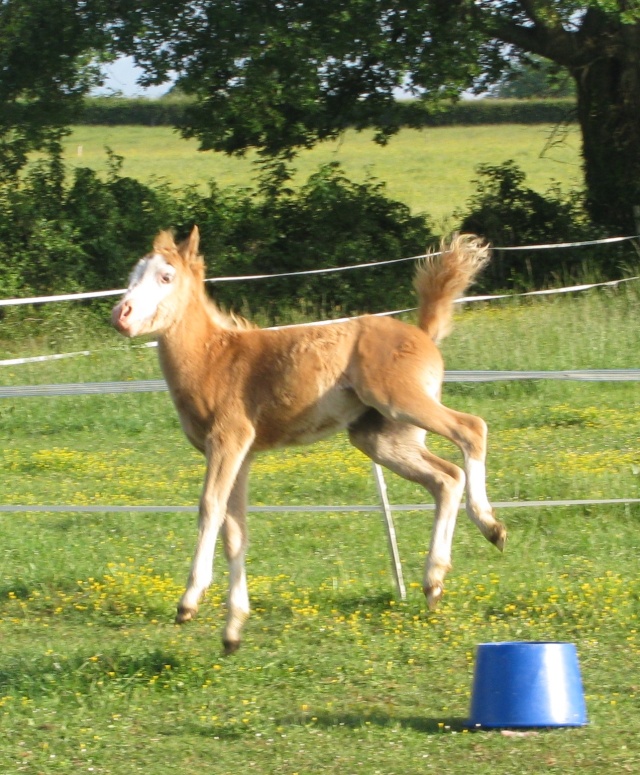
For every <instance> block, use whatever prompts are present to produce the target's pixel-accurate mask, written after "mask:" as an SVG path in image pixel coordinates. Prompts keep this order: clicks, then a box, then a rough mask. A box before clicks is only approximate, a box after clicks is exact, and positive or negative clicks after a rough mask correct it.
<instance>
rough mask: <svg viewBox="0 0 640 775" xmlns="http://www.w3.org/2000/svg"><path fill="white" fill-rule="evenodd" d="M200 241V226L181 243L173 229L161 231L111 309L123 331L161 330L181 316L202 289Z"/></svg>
mask: <svg viewBox="0 0 640 775" xmlns="http://www.w3.org/2000/svg"><path fill="white" fill-rule="evenodd" d="M199 243H200V235H199V232H198V227H197V226H194V227H193V231H192V232H191V234H190V235H189V237H188V238H187V239H186V240H185V241H184V242H181V243H180V244H178V245H177V244H176V243H175V241H174V238H173V235H172V234H171V233H170V232H168V231H162V232H160V234H158V236H157V237H156V239H155V241H154V243H153V250H152V251H151V253H149V254H148V255H146V256H144V258H141V259H140V261H138V263H137V264H136V265H135V267H134V269H133V272H132V273H131V277H130V278H129V287H128V288H127V291H126V293H125V295H124V296H123V297H122V300H121V301H120V302H119V303H118V304H117V305H116V306H115V307H114V308H113V312H112V313H111V319H112V321H113V325H114V326H115V327H116V328H117V329H118V331H119V332H120V333H121V334H124V335H125V336H138V335H140V334H160V333H162V332H163V331H166V330H167V328H169V327H170V326H171V325H172V324H173V323H175V322H176V321H177V320H178V319H180V317H182V315H183V314H184V312H185V310H186V308H187V305H188V304H189V300H190V298H191V293H192V291H193V289H198V291H199V292H202V287H203V286H202V283H203V281H204V262H203V259H202V256H200V255H199V253H198V246H199Z"/></svg>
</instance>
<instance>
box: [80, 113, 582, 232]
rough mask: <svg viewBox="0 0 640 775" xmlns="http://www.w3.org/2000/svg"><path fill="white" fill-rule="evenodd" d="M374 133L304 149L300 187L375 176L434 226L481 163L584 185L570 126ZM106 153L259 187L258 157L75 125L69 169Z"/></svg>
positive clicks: (149, 175) (538, 185) (224, 183)
mask: <svg viewBox="0 0 640 775" xmlns="http://www.w3.org/2000/svg"><path fill="white" fill-rule="evenodd" d="M371 137H372V133H371V132H362V133H360V134H359V133H356V132H347V133H346V134H345V136H344V137H343V138H342V139H341V140H340V141H339V142H331V143H324V144H322V145H320V146H317V147H316V148H314V149H313V150H310V151H305V152H304V153H302V154H301V155H300V157H299V159H298V160H297V161H296V168H297V170H298V175H297V178H296V179H297V181H299V182H300V181H303V180H306V178H307V177H308V176H309V174H310V173H311V172H313V171H315V170H316V169H317V167H318V166H319V165H320V164H325V163H327V162H330V161H338V162H340V163H341V164H342V165H343V167H344V169H345V171H346V173H347V175H348V176H349V177H350V178H351V179H352V180H354V181H363V180H365V179H366V177H367V176H368V175H372V176H374V177H375V178H377V179H378V180H380V181H383V182H385V183H386V185H387V190H388V193H389V196H390V197H392V198H394V199H397V200H399V201H401V202H405V203H406V204H407V205H409V207H411V209H412V211H413V212H415V213H427V214H428V215H430V216H431V217H432V218H433V220H434V222H435V223H436V225H438V226H440V225H441V224H442V223H446V221H447V219H448V218H449V217H450V216H451V214H452V213H453V211H454V210H456V209H457V208H463V207H464V206H465V204H466V201H467V199H468V198H469V196H470V195H471V194H472V193H473V192H474V190H475V185H474V183H473V180H474V178H475V177H476V172H475V170H476V167H477V165H479V164H501V163H502V162H504V161H506V160H508V159H513V160H514V161H515V162H516V164H518V165H519V166H520V167H521V169H522V170H524V172H525V173H526V174H527V184H528V185H529V186H531V187H532V188H533V189H535V190H536V191H539V192H540V193H544V192H545V191H547V190H548V188H549V187H550V185H551V184H552V183H553V182H554V181H556V182H558V183H559V184H561V186H562V188H563V190H569V189H570V188H571V187H576V186H579V185H580V184H581V166H580V139H579V132H578V129H577V127H569V128H568V132H567V134H566V136H565V137H564V138H563V139H562V141H561V142H558V143H556V142H553V140H554V137H555V134H554V128H553V127H552V126H523V125H500V126H478V127H442V128H430V129H424V130H403V131H401V132H400V133H399V134H398V135H397V136H396V137H394V138H393V139H392V140H391V141H390V143H389V145H388V146H386V147H380V146H378V145H376V144H375V143H373V142H372V140H371ZM105 147H109V148H111V149H112V150H113V151H114V153H116V154H118V155H119V156H122V157H124V166H123V173H124V174H126V175H130V176H131V177H134V178H137V179H139V180H144V181H150V180H154V179H155V180H164V181H167V182H169V183H170V184H171V185H172V186H175V187H177V188H182V187H184V186H185V185H191V184H192V185H196V186H199V187H202V188H203V189H205V188H206V186H207V184H208V183H209V181H210V180H214V181H215V182H216V183H217V184H218V185H219V186H220V187H222V188H226V187H228V186H245V187H252V186H253V185H254V183H255V180H254V178H255V174H256V169H255V167H254V166H253V165H252V160H253V159H254V158H255V156H254V155H252V154H248V155H247V157H246V158H242V159H238V158H229V157H227V156H224V155H221V154H215V153H212V152H204V153H203V152H199V151H198V149H197V143H196V142H195V141H186V140H182V139H180V137H179V136H178V135H177V134H176V133H175V132H174V131H173V130H172V129H170V128H168V127H155V128H148V127H88V126H83V127H77V128H76V129H75V130H74V132H73V134H72V135H71V137H69V138H68V139H67V142H66V144H65V156H66V159H67V161H68V162H69V164H70V165H72V166H73V165H81V166H87V167H92V168H95V169H100V170H104V169H106V166H107V156H106V153H105Z"/></svg>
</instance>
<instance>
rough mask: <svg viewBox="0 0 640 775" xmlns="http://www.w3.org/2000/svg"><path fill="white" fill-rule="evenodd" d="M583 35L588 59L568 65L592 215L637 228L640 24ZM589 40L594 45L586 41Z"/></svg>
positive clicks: (612, 224)
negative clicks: (574, 86)
mask: <svg viewBox="0 0 640 775" xmlns="http://www.w3.org/2000/svg"><path fill="white" fill-rule="evenodd" d="M598 21H599V22H600V24H599V25H598V26H599V27H600V29H599V34H598V35H597V38H596V37H595V36H594V38H591V41H589V39H588V38H587V40H586V41H585V48H586V49H587V51H588V56H587V57H586V58H584V53H585V50H584V49H583V52H582V54H583V56H582V57H581V59H582V60H583V62H584V61H585V59H586V60H587V61H588V64H581V65H580V66H578V67H572V68H570V69H571V72H572V75H573V77H574V78H575V80H576V84H577V87H578V120H579V122H580V127H581V130H582V143H583V145H582V155H583V160H584V172H585V182H586V188H587V197H588V207H589V212H590V215H591V217H592V218H593V220H594V221H595V222H596V223H601V224H603V225H605V226H607V227H608V228H609V229H612V228H613V229H619V230H621V231H622V232H624V234H635V233H636V224H635V220H634V208H637V207H638V206H640V24H635V25H622V24H619V22H618V23H617V24H616V25H615V26H613V24H611V23H610V25H611V26H610V29H609V30H608V33H609V34H604V35H603V30H602V26H601V24H602V17H600V19H599V20H598ZM590 43H592V45H590Z"/></svg>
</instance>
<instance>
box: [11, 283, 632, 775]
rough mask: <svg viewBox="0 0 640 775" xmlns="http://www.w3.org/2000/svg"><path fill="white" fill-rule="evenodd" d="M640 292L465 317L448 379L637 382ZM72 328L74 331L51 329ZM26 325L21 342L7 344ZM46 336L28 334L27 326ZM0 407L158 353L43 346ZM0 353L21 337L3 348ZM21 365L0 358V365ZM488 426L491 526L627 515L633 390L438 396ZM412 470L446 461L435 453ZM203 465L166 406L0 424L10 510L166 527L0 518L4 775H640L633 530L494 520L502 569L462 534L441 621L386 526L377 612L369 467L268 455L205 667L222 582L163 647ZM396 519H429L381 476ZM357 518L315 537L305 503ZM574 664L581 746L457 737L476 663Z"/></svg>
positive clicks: (412, 546)
mask: <svg viewBox="0 0 640 775" xmlns="http://www.w3.org/2000/svg"><path fill="white" fill-rule="evenodd" d="M639 308H640V295H639V292H638V289H637V287H636V286H635V285H634V284H629V285H628V286H626V287H625V288H624V289H620V290H618V291H593V292H588V293H585V294H581V295H576V296H574V297H572V298H569V297H563V298H557V299H555V298H554V299H539V300H534V301H530V302H526V303H525V302H507V303H500V304H495V305H482V306H479V307H475V306H474V307H471V306H469V307H467V308H465V309H463V310H460V311H459V313H458V315H457V322H456V327H455V329H454V332H453V333H452V334H451V336H450V338H449V339H448V340H446V342H445V347H444V351H445V357H446V361H447V366H448V368H450V369H462V368H464V369H473V368H478V369H484V368H496V369H497V368H500V369H540V368H549V369H563V368H566V369H569V368H613V367H618V368H625V367H628V368H631V367H637V366H638V354H639V353H640V333H639V330H638V326H637V323H636V321H637V319H638V311H639ZM70 318H71V322H74V321H73V315H71V316H70ZM15 325H16V326H17V325H18V324H17V323H16V324H15ZM45 327H46V326H45ZM30 332H31V334H32V335H33V336H34V337H35V338H34V339H33V340H25V341H24V342H23V351H24V352H29V351H31V352H33V353H34V354H35V353H37V354H40V353H42V352H44V351H47V350H54V351H55V349H57V346H58V345H59V344H60V343H61V342H66V343H67V344H68V345H69V348H68V349H88V350H91V351H92V353H93V354H92V355H90V356H85V357H81V358H77V359H71V360H68V361H57V362H47V363H40V364H28V365H24V366H16V367H12V368H10V369H9V368H3V369H2V370H1V371H0V379H1V380H2V382H3V383H5V384H25V383H50V382H71V381H99V380H108V379H116V380H117V379H142V378H151V377H156V376H158V367H157V364H156V360H155V359H156V356H155V353H154V351H153V350H149V349H145V348H138V347H134V346H132V345H131V344H129V343H127V342H124V341H123V340H121V339H119V338H117V337H116V335H115V333H111V332H109V331H106V330H105V331H100V332H98V333H97V334H96V332H95V330H87V331H85V332H83V331H82V330H81V329H80V328H79V326H78V325H77V320H76V321H75V324H74V325H69V326H68V327H65V326H64V324H63V321H62V320H59V321H58V327H57V329H56V333H55V336H52V337H51V338H50V339H48V338H47V337H46V336H45V335H43V334H42V333H40V334H38V333H37V329H35V328H34V329H30ZM14 334H17V332H14ZM4 347H5V349H6V350H7V351H12V352H13V351H14V350H15V348H16V336H14V337H13V340H12V341H11V342H10V343H8V344H5V345H4ZM445 402H446V403H447V404H448V405H450V406H453V407H455V408H459V409H464V410H466V411H471V412H474V413H476V414H480V415H482V416H483V417H484V418H485V419H486V420H487V422H488V423H489V427H490V451H489V460H488V488H489V493H490V496H491V498H492V499H493V500H494V501H508V500H511V499H545V498H547V499H565V498H573V497H580V498H605V497H606V498H609V497H625V496H626V497H636V498H637V497H640V474H639V471H640V451H639V449H638V438H639V437H640V398H639V394H638V389H637V385H636V384H634V383H619V384H616V383H570V382H561V383H554V382H545V381H537V382H527V383H495V384H491V383H490V384H485V385H482V384H476V385H448V386H446V388H445ZM430 446H431V448H432V449H434V450H435V451H437V452H438V453H439V454H442V455H444V456H446V457H450V458H451V459H454V460H458V459H459V456H458V455H457V454H456V451H455V450H454V449H453V448H452V447H451V445H449V444H447V443H446V442H444V441H442V440H440V439H437V438H433V439H430ZM202 474H203V465H202V461H201V459H200V458H199V456H198V455H197V454H196V453H195V452H194V451H192V450H191V449H190V448H189V446H188V444H187V442H186V440H185V439H184V437H183V435H182V433H181V431H180V428H179V426H178V422H177V419H176V416H175V412H174V411H173V408H172V406H171V403H170V400H169V397H168V395H167V394H165V393H157V394H129V395H119V396H85V397H75V398H74V397H68V398H33V399H17V400H7V399H2V400H1V401H0V480H1V481H2V497H1V500H2V502H3V503H13V504H20V503H22V504H25V503H31V504H79V505H83V504H93V505H95V504H124V505H135V504H160V505H166V507H167V510H166V513H160V514H146V513H134V512H131V513H123V514H77V513H72V512H63V513H21V514H0V546H1V547H2V549H0V556H1V558H2V560H1V562H0V644H1V646H2V648H1V649H0V725H1V728H2V731H3V736H2V743H1V744H0V772H2V773H5V772H6V773H14V772H15V773H18V772H27V773H40V772H42V773H46V774H47V775H50V774H51V775H53V774H54V773H65V774H66V773H76V772H93V773H100V774H105V775H106V774H107V773H110V774H111V775H125V774H126V775H129V773H132V772H144V773H146V775H164V773H171V772H176V773H185V772H191V771H201V772H206V773H220V775H226V773H229V772H232V771H235V770H238V769H242V770H243V771H248V772H256V773H265V774H269V775H270V774H271V773H274V774H275V773H278V775H279V774H280V773H282V774H283V775H293V774H294V773H299V774H300V775H302V774H303V773H304V774H305V775H311V774H312V773H313V774H315V773H319V772H321V773H336V775H337V773H340V774H341V775H342V774H343V773H359V774H360V773H363V774H364V775H376V773H384V775H392V774H393V773H401V774H402V775H405V774H406V775H410V774H413V773H415V772H433V773H437V774H438V775H442V774H443V773H447V775H449V774H451V775H458V774H459V775H468V773H470V772H473V773H478V775H489V774H491V775H496V774H501V775H513V774H514V773H527V775H531V774H533V775H535V774H536V773H563V775H564V774H566V773H574V772H575V773H577V772H580V773H581V774H583V773H585V774H586V775H596V773H598V775H599V774H600V773H602V772H636V771H638V770H639V769H640V744H639V743H638V740H639V735H640V694H639V685H638V680H637V665H638V660H639V658H640V634H639V620H638V617H639V615H640V582H639V577H638V572H637V567H638V559H637V558H638V553H639V549H640V546H639V545H640V539H639V537H638V536H639V535H640V532H639V528H640V508H638V506H606V507H601V506H596V507H589V508H584V507H580V508H578V507H576V508H540V509H514V510H504V511H503V512H502V514H501V517H502V518H503V519H504V520H505V521H506V523H507V525H508V528H509V531H510V532H509V541H508V544H507V551H506V553H505V554H504V555H500V554H499V553H498V552H496V551H495V549H494V548H493V547H492V546H490V545H489V544H488V543H487V542H486V541H484V539H483V538H482V537H481V536H480V534H479V533H478V532H477V530H476V529H475V528H473V526H471V525H470V524H469V522H468V520H467V519H466V518H464V516H463V515H461V518H460V520H459V525H458V528H457V532H456V536H455V539H454V568H453V570H452V572H451V573H450V575H449V577H448V582H447V591H446V595H445V599H444V602H443V605H442V607H441V609H440V610H439V611H438V612H437V613H434V614H428V613H427V612H426V611H425V605H424V599H423V596H422V593H421V590H420V582H421V573H422V564H423V561H424V552H425V549H426V547H427V544H428V535H429V526H430V519H431V513H430V512H427V513H426V514H425V513H424V512H422V511H421V510H418V509H416V510H415V511H410V512H402V513H398V514H397V515H396V517H395V522H396V529H397V532H398V539H399V546H400V554H401V557H402V561H403V568H404V573H405V580H406V582H407V585H408V599H407V600H406V602H400V601H398V600H397V599H396V598H395V594H394V587H393V583H392V580H391V574H390V567H389V558H388V553H387V548H386V541H385V535H384V529H383V526H382V521H381V518H380V515H379V514H378V512H377V508H376V496H375V487H374V484H373V481H372V479H371V475H370V467H369V462H368V461H367V460H366V458H364V457H363V456H362V455H360V454H359V453H357V452H355V451H353V450H352V449H350V447H349V446H348V444H347V442H346V440H345V438H344V437H343V436H338V437H336V438H334V439H331V440H327V441H325V442H323V443H321V444H318V445H316V446H315V447H313V448H306V449H289V450H283V451H280V452H277V453H270V454H265V455H263V456H261V457H260V458H259V459H258V460H257V461H256V463H255V466H254V471H253V478H252V490H251V500H252V503H253V504H269V505H277V504H282V505H300V512H299V513H283V514H277V513H268V514H254V515H252V516H251V519H250V532H251V539H252V546H251V549H250V554H249V559H248V571H249V576H250V582H249V584H250V594H251V598H252V606H253V614H252V618H251V619H250V621H249V623H248V625H247V627H246V631H245V642H244V645H243V647H242V649H241V650H240V652H238V654H237V655H235V656H234V657H233V658H227V659H224V658H222V656H221V649H220V642H219V638H220V633H221V626H222V621H223V618H224V604H223V599H224V594H225V586H224V584H225V575H226V574H225V569H224V563H223V561H221V558H220V557H218V558H217V568H216V581H215V584H214V586H213V587H212V589H211V590H210V592H209V593H208V595H207V597H206V600H205V601H204V603H203V606H202V608H201V612H200V614H199V616H198V618H197V620H196V621H194V622H193V623H191V624H189V625H187V626H185V627H182V628H177V627H175V626H174V625H173V624H172V618H173V612H174V610H175V604H176V602H177V599H178V597H179V595H180V593H181V591H182V585H183V583H184V581H185V579H186V575H187V572H188V566H189V562H190V558H191V553H192V550H193V545H194V541H195V516H194V514H191V513H185V512H172V511H171V506H175V505H180V506H195V504H196V502H197V498H198V495H199V490H200V486H201V481H202ZM387 481H388V485H389V493H390V499H391V501H392V503H415V504H419V503H424V502H427V501H428V500H429V499H428V498H427V497H426V496H425V495H424V493H422V492H420V491H418V490H417V488H415V487H414V486H412V485H409V484H407V483H405V482H403V481H401V480H398V479H396V478H394V477H392V476H391V475H389V476H388V477H387ZM354 503H355V504H361V503H362V504H371V512H370V513H359V514H342V513H339V512H331V513H328V514H319V515H318V514H313V513H309V512H305V511H304V509H305V506H306V505H312V504H333V505H336V506H337V505H341V504H354ZM538 639H540V640H562V641H570V642H574V643H576V645H577V648H578V653H579V658H580V664H581V669H582V675H583V681H584V691H585V696H586V701H587V710H588V714H589V720H590V724H589V726H587V727H585V728H582V729H558V730H553V731H549V730H537V731H536V734H534V735H531V736H528V737H522V738H513V737H511V738H510V737H505V736H503V735H501V734H500V732H499V731H496V732H471V731H468V730H467V729H466V727H465V723H464V722H465V719H466V717H467V714H468V710H469V701H470V690H471V683H472V675H473V660H474V650H475V647H476V646H477V644H479V643H482V642H488V641H497V640H538Z"/></svg>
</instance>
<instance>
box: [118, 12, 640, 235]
mask: <svg viewBox="0 0 640 775" xmlns="http://www.w3.org/2000/svg"><path fill="white" fill-rule="evenodd" d="M131 5H135V8H133V9H130V10H129V11H127V14H128V16H127V18H126V19H125V18H123V20H122V25H121V27H120V28H119V34H120V35H121V40H122V42H123V43H125V44H126V45H125V48H126V49H127V53H131V54H133V55H134V56H135V58H136V60H137V62H138V64H140V65H141V66H142V67H143V68H144V69H145V71H146V76H145V79H146V82H147V83H161V82H162V81H163V80H164V79H165V78H166V77H167V74H168V73H169V72H171V71H173V72H174V73H175V74H176V75H177V84H178V86H179V88H180V89H181V90H183V91H184V92H186V93H187V94H191V95H195V97H196V98H197V101H196V104H195V106H194V107H193V108H192V110H191V111H190V114H189V116H188V119H187V122H186V125H185V127H184V133H185V134H186V135H189V136H196V137H198V138H199V139H200V141H201V144H202V147H203V148H215V149H218V150H223V151H226V152H229V153H241V152H243V151H244V150H245V149H246V148H248V147H257V148H259V149H261V150H262V151H263V152H265V153H268V154H277V153H289V152H290V150H291V149H293V148H296V147H304V146H309V145H312V144H313V143H314V142H316V141H318V140H321V139H323V138H327V137H333V136H335V135H336V134H338V133H339V132H341V131H342V130H343V129H344V128H345V127H347V126H355V127H359V128H361V127H365V126H375V127H377V129H378V130H379V131H378V139H379V140H382V141H384V140H385V139H386V138H388V137H389V135H390V134H392V133H393V132H394V131H395V130H396V129H397V128H398V125H399V121H400V119H399V117H398V114H397V112H396V111H394V99H395V95H396V93H397V90H398V89H399V88H400V87H402V88H404V89H406V90H409V91H410V92H412V93H414V94H415V95H417V96H419V97H420V98H422V99H425V100H428V101H430V102H432V103H433V104H434V105H435V104H437V103H438V102H439V101H442V100H444V99H448V98H452V97H455V96H456V95H459V94H460V93H461V92H462V91H463V90H465V89H468V88H471V87H473V88H475V89H477V90H479V91H482V90H484V89H486V88H487V86H488V85H489V84H490V83H492V82H495V81H496V80H497V78H498V77H499V75H500V74H501V73H502V72H504V70H505V69H506V68H508V67H510V66H511V63H512V62H513V60H514V59H516V60H517V59H518V58H519V57H522V56H524V55H525V54H533V55H536V56H538V57H542V58H543V59H546V60H549V61H550V62H553V63H555V64H556V65H557V66H559V67H561V68H565V69H566V70H567V71H568V72H569V73H570V75H571V77H572V78H573V80H574V81H575V83H576V88H577V117H578V121H579V123H580V128H581V131H582V140H583V147H582V154H583V160H584V172H585V181H586V187H587V192H588V204H589V208H590V212H591V215H592V217H593V218H594V220H595V221H596V222H599V223H601V224H604V225H606V226H607V227H609V228H612V229H623V230H630V229H633V228H634V223H633V215H632V210H633V206H634V205H639V204H640V121H639V120H638V116H639V115H640V6H639V4H638V0H582V1H581V0H447V1H445V0H431V1H430V2H428V1H426V0H349V2H348V3H347V2H345V1H344V0H192V1H191V2H179V1H178V0H146V1H143V2H140V3H137V4H131Z"/></svg>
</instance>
